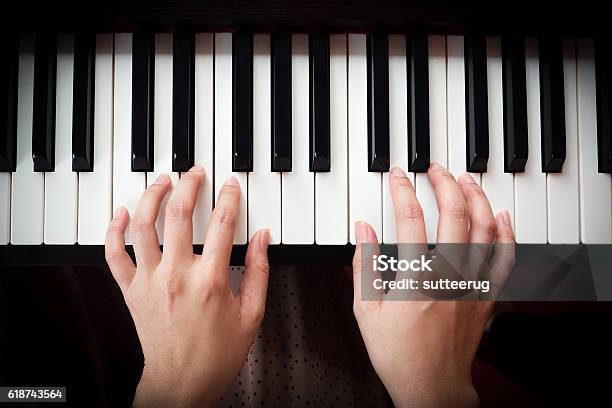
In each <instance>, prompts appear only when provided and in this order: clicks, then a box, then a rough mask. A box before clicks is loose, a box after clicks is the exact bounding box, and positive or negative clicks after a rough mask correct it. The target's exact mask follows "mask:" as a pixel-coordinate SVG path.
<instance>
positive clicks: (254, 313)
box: [245, 302, 265, 326]
mask: <svg viewBox="0 0 612 408" xmlns="http://www.w3.org/2000/svg"><path fill="white" fill-rule="evenodd" d="M264 314H265V306H264V305H263V302H254V304H252V305H251V306H250V308H249V311H248V314H246V316H245V317H246V319H247V320H248V323H250V324H251V325H253V326H259V325H260V324H261V322H262V320H263V318H264Z"/></svg>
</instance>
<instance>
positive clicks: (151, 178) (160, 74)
mask: <svg viewBox="0 0 612 408" xmlns="http://www.w3.org/2000/svg"><path fill="white" fill-rule="evenodd" d="M172 75H173V68H172V34H167V33H166V34H156V35H155V75H154V81H153V83H154V85H153V86H154V90H153V95H154V96H153V99H154V102H153V105H154V106H153V171H152V172H150V173H147V176H146V178H147V186H150V185H151V184H153V183H154V182H155V179H157V177H159V176H160V175H161V174H167V175H168V176H170V179H171V180H172V185H175V184H176V183H177V182H178V179H179V174H178V173H175V172H173V171H172ZM171 194H172V190H170V191H169V192H168V195H166V198H165V199H164V200H163V201H162V204H161V207H160V210H159V216H158V217H157V223H156V224H155V228H156V229H157V235H158V237H159V243H160V244H163V243H164V223H165V222H166V205H167V204H168V199H169V198H170V195H171Z"/></svg>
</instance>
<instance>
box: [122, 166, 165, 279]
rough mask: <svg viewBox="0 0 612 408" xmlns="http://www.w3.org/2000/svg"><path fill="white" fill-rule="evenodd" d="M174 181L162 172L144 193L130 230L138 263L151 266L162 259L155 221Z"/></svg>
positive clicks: (146, 266) (147, 266)
mask: <svg viewBox="0 0 612 408" xmlns="http://www.w3.org/2000/svg"><path fill="white" fill-rule="evenodd" d="M171 185H172V182H171V181H170V177H168V175H167V174H161V175H160V176H159V177H157V179H156V180H155V182H154V183H153V184H151V185H150V186H149V188H147V189H146V190H145V192H144V193H143V194H142V197H141V198H140V201H139V202H138V207H137V208H136V212H135V213H134V218H133V219H132V223H131V225H130V232H131V235H132V239H133V241H134V254H135V255H136V264H137V265H138V266H144V267H145V268H147V269H148V268H150V267H154V266H156V265H157V264H158V263H159V261H160V260H161V251H160V249H159V239H158V237H157V230H156V229H155V221H156V220H157V215H158V214H159V207H160V206H161V202H162V200H163V199H164V197H165V196H166V194H167V193H168V190H170V186H171Z"/></svg>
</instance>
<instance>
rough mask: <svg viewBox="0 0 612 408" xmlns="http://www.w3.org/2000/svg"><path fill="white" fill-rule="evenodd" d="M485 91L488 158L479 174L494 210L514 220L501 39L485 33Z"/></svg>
mask: <svg viewBox="0 0 612 408" xmlns="http://www.w3.org/2000/svg"><path fill="white" fill-rule="evenodd" d="M487 90H488V91H487V92H488V102H489V161H488V165H487V172H486V173H483V174H482V189H483V190H484V192H485V194H486V195H487V198H488V199H489V202H490V204H491V208H492V209H493V214H494V215H496V214H497V213H499V212H500V211H502V210H507V211H508V212H509V213H510V219H511V220H512V222H513V223H514V175H513V174H512V173H505V172H504V118H503V83H502V57H501V40H500V38H499V37H487Z"/></svg>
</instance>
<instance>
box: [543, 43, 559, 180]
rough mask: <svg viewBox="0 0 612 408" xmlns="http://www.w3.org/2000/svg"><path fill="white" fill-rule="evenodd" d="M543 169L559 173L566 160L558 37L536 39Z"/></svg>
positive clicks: (546, 171) (545, 171)
mask: <svg viewBox="0 0 612 408" xmlns="http://www.w3.org/2000/svg"><path fill="white" fill-rule="evenodd" d="M538 49H539V60H540V121H541V132H542V172H544V173H560V172H561V171H562V169H563V162H565V92H564V87H563V44H562V41H561V39H560V38H552V37H542V38H540V39H539V41H538Z"/></svg>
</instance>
